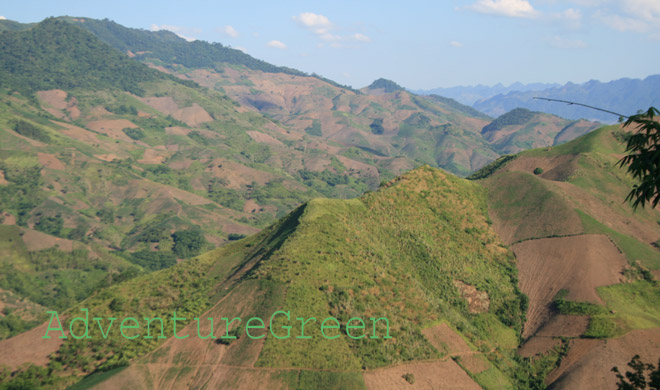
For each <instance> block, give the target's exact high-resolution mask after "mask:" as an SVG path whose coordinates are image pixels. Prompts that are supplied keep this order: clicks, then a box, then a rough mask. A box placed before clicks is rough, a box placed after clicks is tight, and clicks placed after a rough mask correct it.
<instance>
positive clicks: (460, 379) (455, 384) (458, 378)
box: [362, 360, 481, 390]
mask: <svg viewBox="0 0 660 390" xmlns="http://www.w3.org/2000/svg"><path fill="white" fill-rule="evenodd" d="M405 374H412V375H414V378H415V383H414V384H412V385H411V384H410V383H408V382H407V381H406V380H405V379H403V375H405ZM362 376H363V378H364V382H365V384H366V385H367V389H377V390H384V389H456V390H458V389H461V390H472V389H474V390H480V389H481V387H480V386H479V385H478V384H477V383H476V382H474V381H473V380H472V379H471V378H470V377H469V376H468V375H467V373H466V372H465V371H463V370H462V369H461V368H460V367H459V366H458V364H456V363H455V362H454V361H453V360H446V361H435V362H424V363H422V362H420V363H411V364H403V365H400V366H394V367H387V368H381V369H377V370H372V371H367V372H365V373H364V374H363V375H362Z"/></svg>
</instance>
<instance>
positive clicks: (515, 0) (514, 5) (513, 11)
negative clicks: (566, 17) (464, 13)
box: [467, 0, 539, 18]
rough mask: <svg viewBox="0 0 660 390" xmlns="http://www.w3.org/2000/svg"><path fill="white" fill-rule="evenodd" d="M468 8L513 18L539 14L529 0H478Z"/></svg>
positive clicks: (532, 16)
mask: <svg viewBox="0 0 660 390" xmlns="http://www.w3.org/2000/svg"><path fill="white" fill-rule="evenodd" d="M467 9H470V10H472V11H476V12H479V13H482V14H491V15H500V16H509V17H512V18H534V17H536V16H538V15H539V12H538V11H536V10H535V9H534V7H532V5H531V4H530V3H529V2H528V1H527V0H477V2H476V3H474V4H472V5H470V6H468V7H467Z"/></svg>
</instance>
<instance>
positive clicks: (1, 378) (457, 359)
mask: <svg viewBox="0 0 660 390" xmlns="http://www.w3.org/2000/svg"><path fill="white" fill-rule="evenodd" d="M3 30H5V31H4V32H0V223H1V225H0V260H1V261H0V339H2V341H0V350H2V351H9V352H8V353H2V354H0V389H3V388H4V387H9V386H15V387H19V386H23V388H39V387H42V388H66V387H67V386H69V385H72V384H77V386H78V387H77V388H101V389H119V388H145V389H146V388H190V387H192V388H203V387H206V388H244V389H251V388H255V387H258V386H262V387H263V386H265V385H269V386H272V387H274V388H330V389H364V388H373V389H387V388H392V389H396V388H402V387H407V386H411V388H414V387H415V385H416V386H428V387H430V388H442V387H443V386H446V385H448V384H451V385H456V386H458V387H462V388H468V389H479V388H485V389H514V388H533V389H541V388H545V387H546V386H552V387H553V388H568V389H570V388H593V389H602V388H612V387H613V385H614V382H615V378H614V376H613V375H612V374H611V373H609V369H610V367H611V366H612V365H618V366H620V367H623V366H624V365H625V363H626V362H627V361H628V360H629V358H630V357H632V355H633V354H635V353H639V354H641V355H642V357H643V358H644V359H646V360H648V361H651V360H652V359H655V358H656V357H657V355H658V353H660V347H659V345H660V332H659V329H660V312H658V308H657V302H658V300H659V299H660V288H659V287H658V282H657V279H658V277H659V276H660V252H659V251H658V249H657V248H658V242H660V224H658V221H660V211H659V210H657V209H646V210H640V211H638V212H637V213H635V214H633V213H632V210H631V208H630V206H629V205H628V204H626V203H623V199H624V198H625V195H626V194H627V192H628V191H629V189H630V187H631V186H632V185H633V184H634V181H633V180H632V179H631V178H630V176H628V175H627V174H626V173H625V171H624V170H623V169H622V168H620V167H618V166H617V164H616V162H617V161H618V160H619V158H620V157H621V156H622V155H623V154H624V153H625V151H624V145H623V142H624V141H625V139H626V137H627V135H626V133H625V132H624V131H623V130H622V129H621V127H620V126H618V125H615V126H608V127H601V125H600V124H599V123H595V122H589V121H586V120H571V119H564V118H561V117H558V116H556V115H552V114H549V113H546V112H541V111H537V110H528V109H525V108H517V107H514V108H512V109H511V110H507V111H505V112H502V114H501V115H499V114H498V115H496V116H492V117H491V116H489V115H487V114H484V113H482V112H480V111H479V110H477V109H475V108H474V107H470V106H467V105H464V104H461V103H459V102H458V101H456V100H454V99H452V98H450V97H445V96H440V95H429V96H422V95H417V94H414V93H411V92H408V91H406V90H405V89H403V88H402V87H401V86H400V85H398V84H397V83H395V82H394V81H391V80H386V79H376V80H375V81H374V82H373V83H372V84H370V85H369V86H366V87H364V88H361V89H359V90H356V89H352V88H348V87H345V86H342V85H338V84H337V83H334V82H332V81H331V80H327V79H325V78H323V77H321V76H318V75H308V74H305V73H303V72H300V71H297V70H295V69H290V68H286V67H279V66H274V65H272V64H268V63H266V62H264V61H261V60H258V59H255V58H253V57H251V56H249V55H247V54H245V53H243V52H241V51H238V50H234V49H231V48H228V47H225V46H223V45H221V44H209V43H207V42H200V41H196V42H187V41H186V40H184V39H182V38H180V37H178V36H176V35H175V34H173V33H170V32H164V31H161V32H149V31H144V30H137V29H130V28H126V27H123V26H121V25H119V24H116V23H114V22H111V21H109V20H95V19H89V18H72V17H62V18H49V19H47V20H45V21H43V22H41V23H38V24H29V25H27V24H20V23H15V22H12V21H7V20H0V31H3ZM374 78H375V77H374ZM649 79H651V80H653V78H651V77H650V78H649ZM647 80H648V79H647ZM640 88H642V87H640ZM596 89H597V88H595V89H594V91H595V90H596ZM640 90H642V89H640ZM594 93H595V92H594ZM603 93H604V92H603ZM506 96H508V95H506ZM630 100H632V99H630ZM638 108H645V107H644V106H643V105H642V106H641V107H638ZM597 128H598V129H597ZM595 129H597V130H595ZM535 148H536V149H535ZM530 149H531V150H530ZM468 175H469V177H468V178H469V180H466V179H462V178H460V177H464V176H468ZM237 240H239V241H237ZM230 241H231V242H230ZM234 241H237V242H234ZM214 247H219V248H217V249H214V250H212V249H213V248H214ZM197 255H199V256H197ZM82 308H87V309H89V313H90V317H93V316H98V317H106V318H109V317H116V318H123V317H136V318H140V319H142V318H145V317H155V316H160V317H163V318H169V317H171V314H172V312H173V311H176V312H177V313H178V314H179V315H180V316H181V317H186V318H187V320H186V321H182V323H185V327H182V328H183V330H182V332H187V333H188V334H190V335H195V334H196V333H195V332H198V331H199V328H198V327H197V323H196V322H194V321H191V319H193V318H195V317H199V318H203V319H206V318H208V317H212V318H216V319H217V322H216V327H215V328H213V331H214V334H215V335H217V336H218V337H219V336H220V335H222V334H225V333H227V334H231V335H233V336H235V337H236V338H232V339H223V340H221V339H206V340H205V339H201V338H196V337H190V338H189V339H178V338H175V337H173V336H174V334H173V332H172V329H171V327H169V326H168V327H166V328H165V334H166V335H167V340H161V339H159V338H153V339H150V338H146V339H145V338H143V337H142V336H144V334H141V335H139V336H138V337H139V338H138V339H136V340H128V339H126V338H125V337H121V336H119V334H117V329H116V328H115V330H114V331H113V332H114V333H111V334H110V336H109V337H108V338H104V337H101V336H100V335H99V334H98V333H95V336H94V337H93V338H92V339H82V340H75V339H74V338H72V337H69V338H67V339H59V338H55V337H54V338H52V339H50V340H46V341H44V340H43V339H41V336H43V334H44V331H45V329H46V327H47V324H46V323H44V321H47V320H48V318H49V317H48V315H46V314H45V313H46V311H47V310H57V311H59V312H60V316H61V318H62V319H63V320H64V321H66V323H67V325H68V321H70V319H71V318H72V317H75V316H78V315H80V313H81V311H80V309H82ZM277 310H290V311H291V317H292V318H295V317H315V318H318V319H321V318H324V317H326V316H333V317H335V318H337V319H338V320H339V321H340V322H341V326H340V328H339V329H338V332H339V333H343V334H345V333H346V330H347V326H346V323H347V321H349V320H350V319H351V318H354V317H362V318H369V317H374V318H377V317H381V316H385V317H387V318H389V322H390V324H391V334H392V336H393V337H392V339H383V340H380V339H378V340H376V339H372V338H363V339H352V338H350V337H342V338H339V339H336V340H334V339H333V340H328V339H322V338H319V337H318V336H319V332H320V329H319V327H316V328H313V327H310V328H308V329H309V332H310V334H311V335H313V336H316V337H317V338H316V339H315V340H313V341H312V342H308V340H299V339H289V340H281V339H275V338H272V337H267V338H264V339H261V340H254V339H251V338H249V337H246V333H245V332H246V328H245V326H244V325H245V324H244V323H243V324H242V325H243V326H241V325H237V326H236V325H231V324H230V325H223V322H224V321H220V318H221V317H223V316H224V317H227V316H240V317H242V318H243V319H244V320H245V319H247V318H251V317H260V318H265V319H268V318H269V317H270V316H271V315H272V314H273V313H275V312H276V311H277ZM281 325H284V323H283V322H276V323H275V326H278V327H280V328H278V329H284V328H281ZM317 325H318V324H317ZM90 326H93V325H92V324H91V323H90ZM65 328H67V329H68V326H65ZM73 329H74V331H76V330H78V331H80V330H81V329H76V327H75V326H74V328H73ZM211 329H212V325H209V323H208V322H202V325H201V333H208V332H209V331H211ZM97 330H98V329H95V330H94V331H95V332H96V331H97ZM179 330H180V331H181V329H179ZM264 330H266V329H264ZM102 331H103V330H102ZM137 332H138V333H139V332H140V330H138V331H137ZM298 332H300V329H299V327H296V328H295V329H292V334H293V333H298ZM65 333H67V334H69V332H68V331H67V332H65ZM69 335H70V334H69ZM30 364H32V366H30ZM594 373H596V374H594ZM594 375H596V376H595V377H594ZM594 378H595V379H594ZM10 388H11V387H10Z"/></svg>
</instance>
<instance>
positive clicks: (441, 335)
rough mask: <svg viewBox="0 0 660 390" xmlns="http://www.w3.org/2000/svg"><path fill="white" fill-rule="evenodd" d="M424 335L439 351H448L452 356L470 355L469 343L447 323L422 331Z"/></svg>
mask: <svg viewBox="0 0 660 390" xmlns="http://www.w3.org/2000/svg"><path fill="white" fill-rule="evenodd" d="M422 334H423V335H424V337H426V339H427V340H428V341H429V342H430V343H431V345H433V346H434V347H435V349H437V350H438V351H446V352H447V353H448V354H449V355H450V356H457V355H463V354H469V353H471V352H472V349H471V348H470V346H469V345H468V343H467V342H466V341H465V340H464V339H463V337H461V336H460V335H459V334H458V333H456V332H455V331H454V330H453V329H452V328H450V327H449V325H447V324H446V323H444V322H443V323H440V324H438V325H435V326H433V327H431V328H426V329H423V330H422Z"/></svg>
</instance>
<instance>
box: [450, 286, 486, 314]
mask: <svg viewBox="0 0 660 390" xmlns="http://www.w3.org/2000/svg"><path fill="white" fill-rule="evenodd" d="M454 286H456V288H458V290H459V291H460V292H461V296H462V297H463V299H465V300H466V301H467V303H468V311H469V312H470V313H473V314H475V313H487V312H488V307H489V306H490V299H488V293H487V292H485V291H479V290H477V288H476V287H474V286H471V285H469V284H465V283H463V282H461V281H460V280H454Z"/></svg>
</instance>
